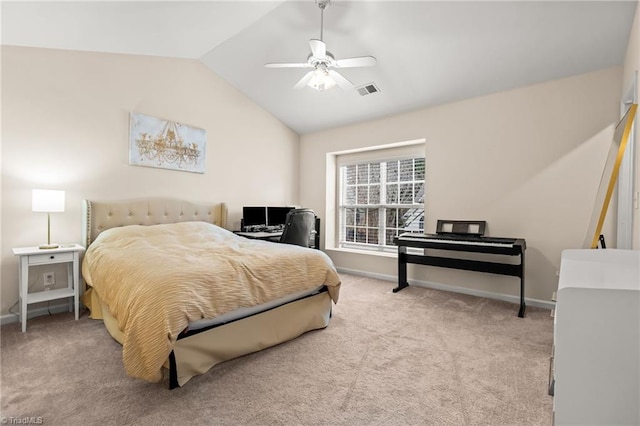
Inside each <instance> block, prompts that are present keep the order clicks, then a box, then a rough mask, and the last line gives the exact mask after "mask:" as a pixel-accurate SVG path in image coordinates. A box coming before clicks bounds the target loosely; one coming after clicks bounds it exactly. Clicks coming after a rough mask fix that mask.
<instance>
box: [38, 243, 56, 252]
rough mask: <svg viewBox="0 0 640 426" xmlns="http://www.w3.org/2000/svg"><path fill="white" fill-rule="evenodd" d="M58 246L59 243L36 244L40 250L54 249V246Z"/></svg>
mask: <svg viewBox="0 0 640 426" xmlns="http://www.w3.org/2000/svg"><path fill="white" fill-rule="evenodd" d="M58 247H60V244H55V243H54V244H42V245H39V246H38V248H39V249H41V250H48V249H55V248H58Z"/></svg>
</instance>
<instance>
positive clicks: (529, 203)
mask: <svg viewBox="0 0 640 426" xmlns="http://www.w3.org/2000/svg"><path fill="white" fill-rule="evenodd" d="M621 79H622V69H621V68H619V67H616V68H612V69H606V70H602V71H598V72H593V73H589V74H585V75H579V76H575V77H571V78H566V79H562V80H557V81H551V82H547V83H543V84H538V85H534V86H530V87H524V88H519V89H516V90H511V91H507V92H502V93H497V94H493V95H490V96H484V97H478V98H474V99H469V100H465V101H462V102H457V103H453V104H449V105H444V106H440V107H435V108H429V109H423V110H418V111H413V112H408V113H405V114H400V115H397V116H393V117H385V118H382V119H379V120H373V121H369V122H365V123H361V124H357V125H351V126H345V127H340V128H336V129H332V130H327V131H322V132H318V133H314V134H308V135H303V136H302V137H301V147H300V159H301V160H300V161H301V170H302V174H301V200H300V201H301V203H302V204H304V205H305V206H308V207H311V208H313V209H315V210H316V211H319V212H324V216H325V217H324V220H325V223H327V220H328V219H330V216H331V214H332V213H331V212H327V209H328V205H327V203H326V202H325V191H324V190H322V188H325V186H326V185H325V181H326V177H325V170H326V167H327V165H326V162H325V157H326V154H327V153H330V152H333V151H340V150H345V149H353V148H360V147H366V146H375V145H381V144H385V143H393V142H400V141H408V140H415V139H421V138H424V139H426V161H427V177H426V179H427V182H426V225H425V226H426V231H427V232H433V231H434V229H435V222H436V220H437V219H469V220H471V219H476V220H486V221H487V222H488V235H492V236H502V237H520V238H525V239H526V241H527V251H526V283H527V284H526V285H527V289H526V296H527V297H529V298H532V299H537V300H546V301H548V300H550V298H551V295H552V292H553V291H555V289H556V286H557V277H556V271H557V270H558V269H559V264H560V253H561V251H562V250H563V249H565V248H580V247H581V246H582V243H583V240H584V238H585V234H586V230H587V227H588V224H589V219H590V217H591V212H592V210H593V204H594V199H595V194H596V191H597V189H598V184H599V181H600V177H601V174H602V170H603V166H604V161H605V159H606V155H607V151H608V148H609V146H610V142H611V137H612V136H613V129H614V126H615V124H616V122H617V120H618V118H619V102H620V92H621ZM372 96H375V95H372ZM363 102H366V98H363ZM325 189H326V188H325ZM609 228H610V226H609ZM612 238H613V239H615V236H613V235H612ZM608 241H609V242H611V238H608ZM326 248H327V249H328V253H329V254H330V256H331V257H332V259H333V260H334V262H335V264H336V266H338V267H340V268H346V269H352V270H359V271H363V272H366V273H370V274H378V275H382V276H385V275H386V276H388V277H393V278H395V276H396V274H397V272H396V260H395V258H393V257H389V256H379V255H363V254H355V253H350V252H343V251H339V250H333V249H331V248H330V247H326ZM409 277H410V280H411V279H414V280H420V281H426V282H430V283H435V284H445V285H452V286H456V287H460V288H462V289H463V291H466V290H469V289H471V290H472V292H492V293H500V294H504V295H517V294H519V293H518V285H517V280H516V279H514V278H512V277H503V276H495V275H490V274H481V273H474V272H467V271H456V270H448V269H441V268H432V267H424V266H415V265H410V268H409ZM390 288H391V285H390ZM465 289H466V290H465Z"/></svg>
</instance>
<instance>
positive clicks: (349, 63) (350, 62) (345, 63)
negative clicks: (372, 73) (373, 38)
mask: <svg viewBox="0 0 640 426" xmlns="http://www.w3.org/2000/svg"><path fill="white" fill-rule="evenodd" d="M376 62H377V61H376V58H374V57H373V56H360V57H358V58H346V59H337V60H336V66H337V67H339V68H353V67H372V66H374V65H375V64H376Z"/></svg>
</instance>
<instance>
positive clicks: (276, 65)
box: [264, 62, 312, 68]
mask: <svg viewBox="0 0 640 426" xmlns="http://www.w3.org/2000/svg"><path fill="white" fill-rule="evenodd" d="M264 66H265V68H311V67H312V65H310V64H309V63H307V62H299V63H297V62H273V63H270V64H264Z"/></svg>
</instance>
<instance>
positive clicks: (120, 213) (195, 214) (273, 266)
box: [82, 198, 340, 389]
mask: <svg viewBox="0 0 640 426" xmlns="http://www.w3.org/2000/svg"><path fill="white" fill-rule="evenodd" d="M226 216H227V210H226V206H225V205H224V203H214V204H197V203H191V202H187V201H181V200H174V199H161V198H152V199H137V200H124V201H109V202H96V201H90V200H84V201H83V218H84V224H83V241H84V242H85V244H86V252H85V255H84V258H83V261H82V275H83V278H84V281H85V283H86V285H87V289H86V291H85V292H84V294H83V297H82V300H83V303H84V305H85V306H86V307H87V308H88V309H89V310H90V316H91V318H94V319H100V320H102V321H103V322H104V324H105V327H106V329H107V330H108V332H109V334H110V335H111V336H112V337H113V338H114V339H115V340H117V341H118V342H119V343H121V344H122V346H123V363H124V366H125V370H126V372H127V374H128V375H130V376H133V377H136V378H139V379H143V380H147V381H151V382H160V381H162V380H163V378H165V377H168V382H169V388H171V389H173V388H176V387H178V386H183V385H184V384H185V383H187V381H189V380H190V379H191V378H192V377H194V376H196V375H199V374H203V373H206V372H207V371H208V370H210V369H211V368H212V367H213V366H214V365H216V364H218V363H220V362H223V361H226V360H229V359H232V358H236V357H239V356H243V355H246V354H249V353H252V352H256V351H259V350H262V349H265V348H268V347H271V346H274V345H277V344H279V343H283V342H286V341H289V340H292V339H295V338H297V337H299V336H300V335H302V334H304V333H306V332H308V331H311V330H316V329H321V328H325V327H327V326H328V325H329V320H330V318H331V308H332V303H337V301H338V295H339V290H340V279H339V276H338V274H337V272H336V270H335V268H334V266H333V264H332V262H331V260H330V259H329V257H328V256H327V255H326V254H325V253H323V252H321V251H319V250H314V249H308V248H304V247H298V246H293V245H288V244H277V243H271V242H267V241H257V240H250V239H246V238H244V237H241V236H238V235H235V234H233V233H232V232H230V231H228V230H226V229H225V226H226Z"/></svg>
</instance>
